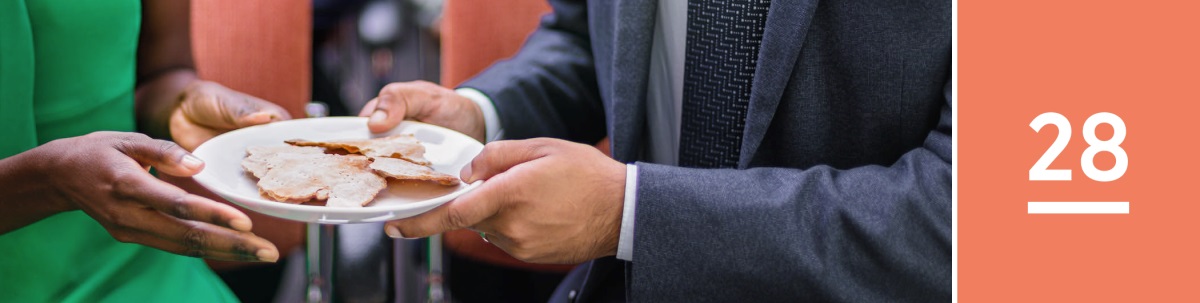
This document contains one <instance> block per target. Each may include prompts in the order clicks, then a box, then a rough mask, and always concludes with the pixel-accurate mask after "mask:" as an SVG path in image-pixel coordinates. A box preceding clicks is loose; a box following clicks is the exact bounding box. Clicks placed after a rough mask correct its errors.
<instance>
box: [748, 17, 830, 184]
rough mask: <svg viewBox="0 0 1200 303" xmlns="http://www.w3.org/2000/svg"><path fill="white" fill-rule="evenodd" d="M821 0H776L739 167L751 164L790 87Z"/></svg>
mask: <svg viewBox="0 0 1200 303" xmlns="http://www.w3.org/2000/svg"><path fill="white" fill-rule="evenodd" d="M817 1H818V0H773V1H772V3H771V8H770V10H768V11H767V25H766V28H765V29H764V31H763V40H762V46H760V48H759V51H758V64H757V66H756V67H755V73H754V80H753V85H754V89H753V91H751V92H750V109H749V111H748V112H747V113H746V129H745V133H744V135H743V136H742V150H741V157H740V158H739V160H738V167H739V168H746V167H748V166H749V165H750V159H753V158H754V152H755V151H757V150H758V147H759V145H761V144H762V140H763V136H765V135H766V133H767V128H768V126H770V125H771V119H772V118H774V116H775V109H776V108H777V107H778V106H779V101H780V99H781V98H782V97H783V91H784V89H786V88H787V84H788V80H789V79H790V78H791V75H792V70H793V69H794V68H795V66H796V60H797V58H799V56H800V49H801V48H803V46H804V38H805V34H807V33H808V26H809V25H810V24H812V18H813V11H815V10H816V8H817Z"/></svg>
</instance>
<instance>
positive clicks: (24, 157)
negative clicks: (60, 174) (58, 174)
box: [0, 139, 78, 216]
mask: <svg viewBox="0 0 1200 303" xmlns="http://www.w3.org/2000/svg"><path fill="white" fill-rule="evenodd" d="M63 140H66V139H58V140H54V141H50V142H48V143H46V144H43V145H42V146H39V147H36V148H34V149H31V150H28V151H26V152H23V153H20V154H17V155H14V156H12V157H9V158H8V159H4V161H3V165H0V172H2V173H0V174H2V175H0V180H2V181H3V182H2V183H3V184H5V186H4V187H5V188H6V191H8V193H7V194H6V195H7V196H8V198H13V199H14V200H16V201H26V202H28V206H29V207H30V208H31V209H34V210H35V211H36V212H37V213H43V214H45V215H46V216H49V215H53V214H56V213H60V212H65V211H70V210H74V209H77V208H78V207H76V206H75V205H74V204H73V203H71V199H70V198H69V197H67V196H66V195H65V193H66V191H65V190H64V189H62V188H60V187H61V186H62V182H60V181H61V180H56V179H57V178H55V177H54V176H53V174H52V173H50V172H52V171H54V170H55V169H56V168H55V167H54V166H55V165H54V164H55V163H62V162H63V161H67V160H68V159H63V157H62V155H61V153H57V152H54V151H55V150H58V149H61V148H63V145H67V144H70V143H67V142H63Z"/></svg>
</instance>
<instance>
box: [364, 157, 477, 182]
mask: <svg viewBox="0 0 1200 303" xmlns="http://www.w3.org/2000/svg"><path fill="white" fill-rule="evenodd" d="M372 160H374V162H372V163H371V165H370V168H371V169H372V170H374V171H375V172H376V173H378V174H380V175H382V176H384V177H389V178H393V179H396V180H421V181H433V182H437V183H438V184H441V185H455V184H458V182H459V181H458V177H455V176H451V175H447V174H443V173H440V172H437V171H434V170H433V169H432V168H429V167H428V166H422V165H417V164H414V163H412V162H408V161H404V160H400V159H395V158H383V157H377V158H372Z"/></svg>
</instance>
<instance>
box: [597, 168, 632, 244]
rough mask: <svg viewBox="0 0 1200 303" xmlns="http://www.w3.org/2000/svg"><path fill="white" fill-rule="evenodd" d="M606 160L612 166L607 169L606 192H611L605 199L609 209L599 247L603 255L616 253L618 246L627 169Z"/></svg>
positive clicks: (622, 219)
mask: <svg viewBox="0 0 1200 303" xmlns="http://www.w3.org/2000/svg"><path fill="white" fill-rule="evenodd" d="M607 162H611V163H610V164H612V165H610V166H611V167H612V168H611V169H609V170H608V172H609V173H608V175H609V177H608V180H610V181H609V182H608V184H609V189H608V191H607V192H610V193H613V194H612V195H610V197H609V198H608V199H607V201H605V202H606V203H607V204H608V205H610V207H608V208H606V209H608V210H609V214H608V215H607V217H608V218H609V219H608V220H605V221H606V222H607V224H605V225H604V228H603V229H602V230H603V231H604V236H603V237H602V238H601V239H603V240H602V241H601V246H600V247H601V252H602V255H601V256H603V257H606V256H615V255H617V251H618V250H617V249H618V248H619V247H620V240H621V225H622V222H623V221H624V218H623V216H624V205H625V193H626V190H625V183H626V182H625V179H626V171H627V169H626V165H625V164H622V163H620V162H617V161H613V160H611V159H609V161H607Z"/></svg>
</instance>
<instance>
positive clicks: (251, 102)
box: [169, 80, 291, 150]
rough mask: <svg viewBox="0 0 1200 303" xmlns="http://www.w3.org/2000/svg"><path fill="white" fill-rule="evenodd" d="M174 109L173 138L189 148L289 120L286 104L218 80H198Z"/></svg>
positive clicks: (171, 119)
mask: <svg viewBox="0 0 1200 303" xmlns="http://www.w3.org/2000/svg"><path fill="white" fill-rule="evenodd" d="M179 98H180V102H179V106H178V107H177V108H175V110H174V111H172V112H171V118H170V122H169V127H170V132H171V138H172V139H174V140H175V142H177V143H179V145H180V146H183V148H185V149H187V150H195V149H196V147H198V146H200V144H201V143H204V142H205V141H208V140H209V139H212V138H213V137H216V136H217V135H220V134H222V133H225V132H227V131H231V130H234V129H238V128H243V127H247V126H253V125H259V124H265V123H269V122H273V121H280V120H287V119H290V118H291V116H289V115H288V113H287V111H285V110H283V108H282V107H279V106H278V105H275V104H273V103H271V102H267V101H264V100H262V99H259V98H255V97H254V96H250V95H247V94H244V93H241V92H238V91H235V90H232V89H229V88H227V87H225V86H222V85H220V84H217V83H215V82H209V81H203V80H195V81H193V82H192V83H191V84H188V85H187V86H186V87H185V88H184V89H183V92H181V93H180V94H179Z"/></svg>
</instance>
